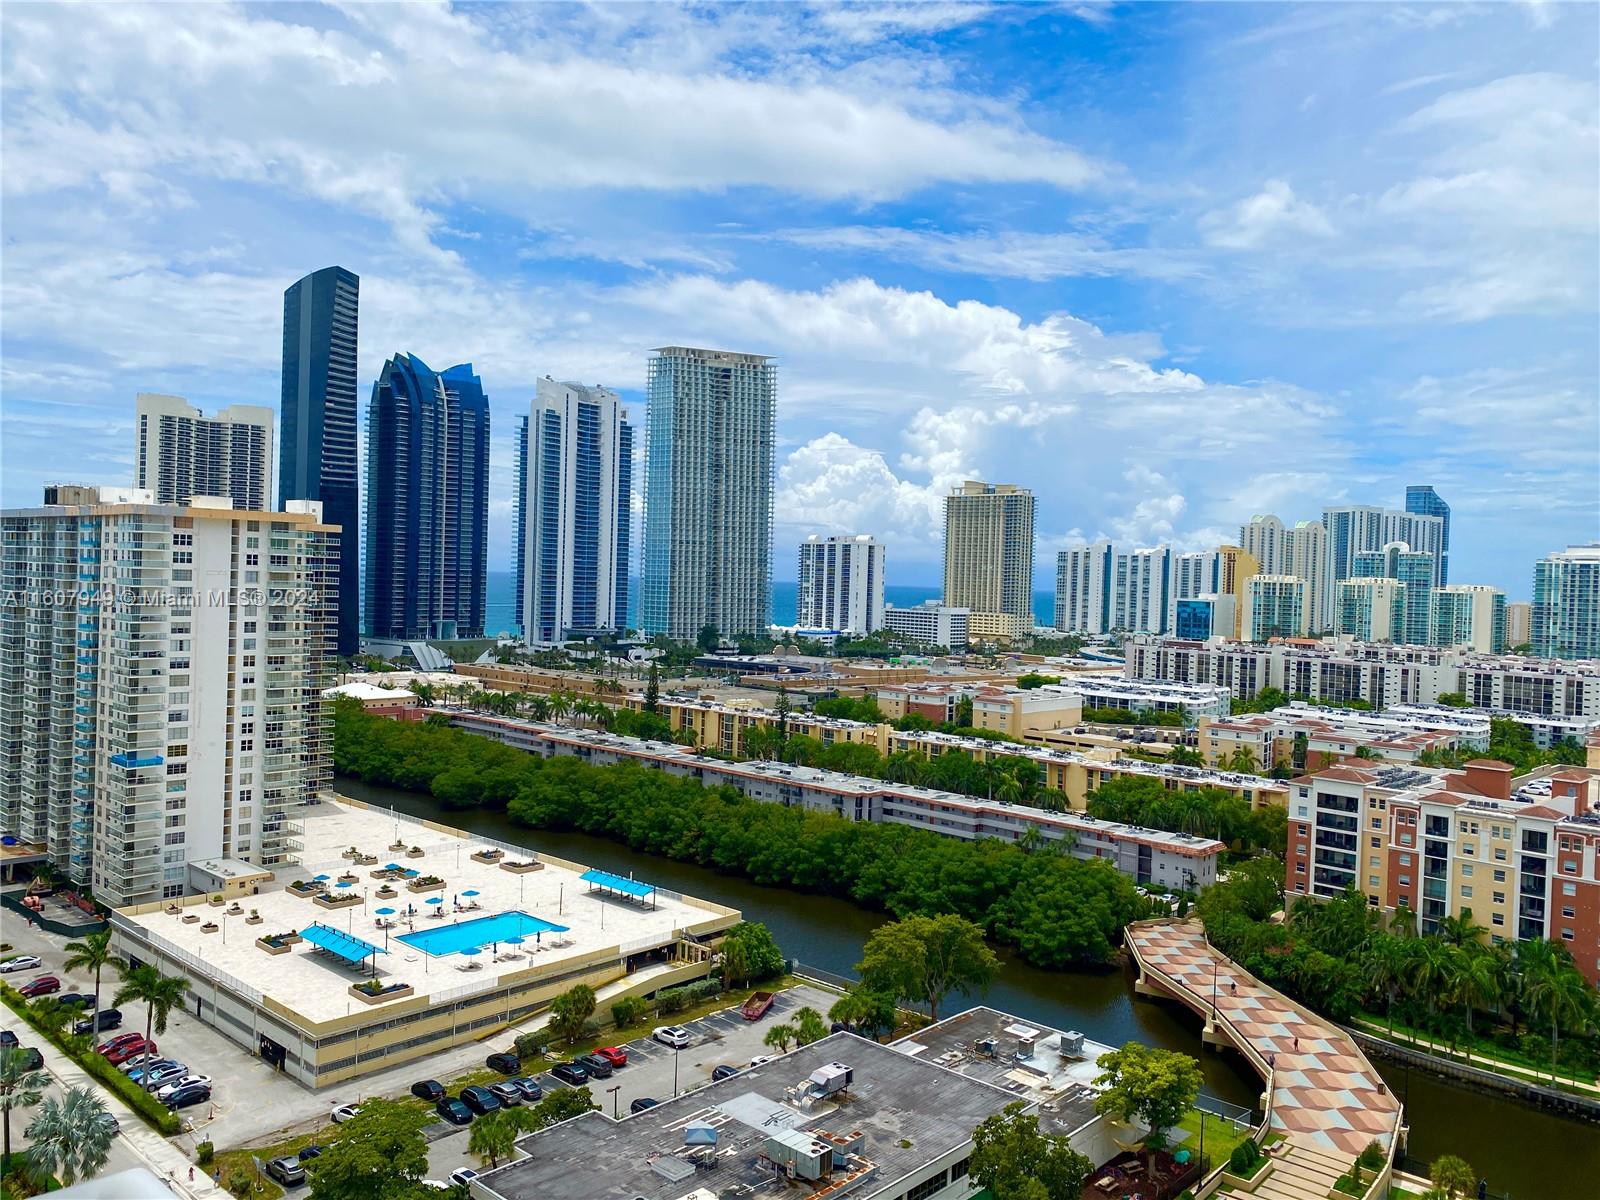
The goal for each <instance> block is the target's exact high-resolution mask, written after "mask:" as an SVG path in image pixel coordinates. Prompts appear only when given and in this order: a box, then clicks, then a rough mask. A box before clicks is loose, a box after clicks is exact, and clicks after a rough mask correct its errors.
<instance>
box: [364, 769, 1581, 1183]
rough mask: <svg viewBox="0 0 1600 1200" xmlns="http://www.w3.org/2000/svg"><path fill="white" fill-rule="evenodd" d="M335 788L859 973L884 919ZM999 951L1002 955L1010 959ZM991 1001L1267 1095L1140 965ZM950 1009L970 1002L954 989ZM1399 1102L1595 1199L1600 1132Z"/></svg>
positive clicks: (1516, 1106)
mask: <svg viewBox="0 0 1600 1200" xmlns="http://www.w3.org/2000/svg"><path fill="white" fill-rule="evenodd" d="M338 787H339V789H340V790H341V791H342V792H344V793H345V794H346V795H349V796H352V797H354V798H356V799H358V800H363V801H366V802H367V803H369V804H373V805H379V806H383V807H393V808H394V809H396V810H397V811H399V812H402V813H407V814H410V815H412V816H416V817H423V818H426V819H429V820H434V821H439V822H441V823H443V824H447V825H453V826H455V827H457V828H460V829H466V830H469V831H471V832H473V833H479V834H482V835H484V836H485V837H492V838H497V839H499V840H501V841H506V842H511V843H514V844H517V845H522V846H527V847H529V848H530V849H533V850H542V851H545V852H546V853H549V854H554V855H557V856H559V857H561V858H566V859H569V860H571V861H573V862H580V863H584V864H585V865H588V866H595V867H600V868H602V869H604V870H608V871H615V872H617V873H618V874H624V875H626V874H629V873H632V874H634V875H635V876H637V877H638V878H641V879H646V880H649V881H650V882H652V883H657V884H660V885H661V886H662V887H666V888H671V889H673V890H675V891H679V892H683V893H686V894H688V895H691V896H700V897H703V898H705V899H707V900H715V901H716V902H717V903H719V904H726V905H728V906H729V907H731V908H737V909H739V910H740V911H741V912H743V913H744V914H745V916H746V917H747V918H749V919H750V920H758V921H762V922H764V923H765V924H766V926H767V927H768V928H769V929H771V930H772V934H773V936H774V937H775V938H777V940H778V944H779V945H780V946H781V947H782V948H783V951H784V953H785V954H787V955H788V956H789V957H791V958H795V959H798V960H800V961H801V962H803V963H808V964H810V965H812V966H815V967H820V968H822V969H823V970H825V971H831V972H834V973H836V974H840V975H853V974H854V973H855V970H854V969H855V964H856V962H857V961H858V960H859V959H860V957H861V947H862V945H863V944H864V943H865V941H866V938H867V935H868V934H870V933H871V932H872V930H873V929H875V928H876V927H877V926H878V925H880V924H881V923H882V922H883V921H884V920H885V919H886V918H885V917H884V915H883V914H881V913H874V912H869V911H867V910H865V909H862V908H858V907H857V906H855V905H853V904H849V903H847V902H845V901H843V900H836V899H833V898H831V897H825V896H809V895H803V894H800V893H797V892H793V891H789V890H787V889H784V888H774V887H763V886H761V885H760V884H755V883H751V882H750V881H749V880H746V879H741V878H737V877H734V876H729V875H721V874H718V873H717V872H716V871H713V870H710V869H709V868H706V867H700V866H695V865H693V864H691V863H681V862H674V861H673V860H671V859H666V858H659V857H657V856H655V855H652V854H645V853H642V852H640V851H636V850H632V849H629V848H628V847H627V846H623V845H620V844H618V843H616V842H611V841H607V840H606V839H604V838H599V837H594V836H591V835H589V834H584V833H552V832H545V831H542V830H536V829H528V828H526V827H525V826H522V825H517V824H515V823H514V822H513V821H511V819H510V818H509V817H507V816H506V814H505V813H503V812H488V811H483V810H478V809H472V810H467V811H454V810H446V809H443V808H442V807H441V806H440V805H439V804H438V803H437V802H435V801H434V799H433V798H432V797H431V796H426V795H422V794H420V793H417V792H407V791H401V790H399V789H396V788H385V787H373V786H370V785H367V784H364V783H361V782H359V781H357V780H353V779H340V780H339V781H338ZM1002 957H1003V958H1004V957H1005V956H1002ZM982 1001H983V1003H986V1004H989V1005H992V1006H993V1007H995V1008H999V1009H1002V1010H1004V1011H1006V1012H1010V1013H1015V1014H1016V1015H1017V1016H1020V1017H1026V1018H1029V1019H1031V1020H1036V1021H1040V1022H1043V1023H1046V1024H1049V1025H1051V1026H1054V1027H1056V1028H1058V1029H1076V1030H1080V1031H1082V1032H1083V1033H1085V1034H1087V1035H1088V1036H1089V1037H1090V1038H1092V1039H1093V1040H1095V1041H1098V1042H1103V1043H1106V1044H1108V1045H1112V1046H1120V1045H1121V1044H1122V1043H1123V1042H1126V1041H1130V1040H1137V1041H1140V1042H1144V1043H1146V1044H1148V1045H1152V1046H1164V1047H1166V1048H1168V1049H1172V1050H1182V1051H1184V1052H1185V1053H1188V1054H1193V1055H1195V1056H1196V1057H1198V1058H1199V1060H1200V1064H1201V1069H1202V1071H1203V1072H1204V1076H1205V1085H1204V1092H1205V1094H1206V1095H1207V1096H1209V1097H1211V1098H1214V1099H1218V1100H1222V1101H1225V1102H1227V1103H1228V1104H1233V1105H1239V1106H1242V1107H1246V1108H1248V1107H1252V1106H1254V1105H1255V1104H1256V1103H1257V1101H1258V1100H1259V1097H1260V1091H1261V1087H1260V1080H1259V1079H1258V1078H1257V1077H1256V1075H1255V1074H1254V1072H1252V1071H1251V1069H1250V1068H1249V1066H1248V1065H1247V1064H1246V1063H1245V1060H1244V1059H1243V1057H1242V1056H1240V1055H1238V1054H1237V1053H1235V1052H1234V1051H1232V1050H1218V1049H1216V1048H1214V1047H1204V1048H1202V1046H1201V1043H1200V1020H1199V1018H1198V1017H1196V1016H1194V1015H1193V1014H1192V1013H1190V1012H1189V1011H1188V1010H1187V1009H1183V1008H1180V1007H1179V1006H1178V1005H1177V1004H1176V1003H1173V1002H1168V1001H1160V1000H1151V999H1147V998H1145V997H1136V996H1135V995H1134V993H1133V974H1132V971H1131V969H1122V970H1106V971H1041V970H1039V969H1038V968H1036V967H1031V966H1029V965H1028V964H1027V963H1023V962H1018V961H1016V960H1014V959H1009V958H1006V960H1005V962H1004V966H1003V967H1002V969H1001V971H1000V975H999V978H998V979H997V980H996V981H995V984H994V986H993V987H991V988H990V989H989V991H988V992H987V993H986V994H985V995H984V996H983V997H982ZM947 1006H948V1007H949V1008H951V1009H958V1008H960V1007H961V1006H962V1002H961V999H960V998H959V997H952V998H951V1000H950V1001H949V1002H948V1005H947ZM1378 1066H1379V1070H1380V1071H1381V1072H1382V1074H1383V1075H1384V1077H1385V1078H1386V1079H1388V1081H1389V1084H1390V1087H1391V1088H1393V1089H1394V1091H1395V1093H1396V1094H1397V1095H1399V1096H1401V1097H1402V1098H1403V1099H1405V1098H1407V1097H1409V1099H1408V1102H1407V1104H1406V1114H1407V1118H1408V1120H1409V1122H1410V1125H1411V1138H1410V1145H1409V1148H1408V1149H1409V1153H1410V1154H1411V1155H1412V1156H1413V1157H1416V1158H1420V1159H1423V1160H1427V1161H1431V1160H1432V1159H1434V1158H1435V1157H1437V1156H1439V1155H1441V1154H1458V1155H1460V1156H1461V1157H1462V1158H1465V1159H1466V1160H1467V1161H1468V1162H1470V1163H1471V1164H1472V1165H1473V1167H1474V1168H1475V1169H1476V1170H1477V1171H1478V1172H1479V1173H1480V1174H1481V1175H1483V1176H1485V1177H1486V1178H1487V1179H1488V1180H1489V1186H1490V1189H1491V1190H1492V1191H1494V1192H1499V1193H1503V1194H1509V1195H1510V1196H1512V1197H1513V1198H1514V1200H1588V1198H1590V1197H1593V1196H1596V1195H1600V1131H1597V1130H1596V1128H1595V1126H1593V1125H1586V1124H1581V1123H1578V1122H1575V1121H1569V1120H1566V1119H1564V1118H1562V1117H1557V1116H1554V1115H1552V1114H1550V1113H1547V1112H1542V1111H1540V1110H1538V1109H1536V1108H1532V1107H1530V1106H1527V1105H1525V1104H1522V1103H1521V1102H1519V1101H1516V1100H1514V1099H1512V1098H1510V1097H1504V1096H1495V1095H1488V1094H1483V1093H1478V1092H1472V1091H1468V1090H1466V1089H1464V1088H1461V1087H1458V1086H1456V1085H1454V1084H1451V1083H1448V1082H1446V1081H1444V1080H1441V1079H1438V1078H1435V1077H1432V1076H1428V1075H1425V1074H1423V1073H1422V1072H1420V1071H1417V1070H1415V1069H1413V1070H1411V1071H1410V1072H1407V1071H1406V1069H1405V1068H1403V1067H1397V1066H1391V1065H1390V1064H1387V1063H1379V1064H1378Z"/></svg>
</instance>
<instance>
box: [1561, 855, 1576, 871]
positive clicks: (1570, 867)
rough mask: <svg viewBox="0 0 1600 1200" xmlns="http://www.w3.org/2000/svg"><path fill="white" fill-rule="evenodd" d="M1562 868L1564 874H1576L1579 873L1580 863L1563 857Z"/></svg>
mask: <svg viewBox="0 0 1600 1200" xmlns="http://www.w3.org/2000/svg"><path fill="white" fill-rule="evenodd" d="M1561 870H1562V872H1563V873H1564V874H1567V875H1576V874H1577V873H1578V864H1577V863H1575V862H1573V861H1572V859H1570V858H1563V859H1562V860H1561Z"/></svg>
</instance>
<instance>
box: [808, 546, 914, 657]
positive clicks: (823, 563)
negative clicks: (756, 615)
mask: <svg viewBox="0 0 1600 1200" xmlns="http://www.w3.org/2000/svg"><path fill="white" fill-rule="evenodd" d="M883 562H884V547H883V543H882V542H880V541H878V540H877V539H876V538H874V537H873V536H872V535H871V534H866V533H863V534H859V535H857V536H855V537H826V538H825V537H820V536H818V535H817V534H812V535H811V536H810V537H808V538H807V539H806V540H805V541H803V542H801V543H800V570H799V574H798V575H796V577H795V578H796V579H797V580H798V581H799V582H798V584H797V585H796V591H795V595H796V601H797V607H796V613H797V615H796V618H795V619H796V621H797V622H798V623H799V624H800V625H801V626H803V627H806V628H811V629H832V630H837V631H838V632H840V633H854V634H860V635H865V634H868V633H871V632H873V631H874V630H877V629H882V628H883V611H884V610H883ZM941 644H942V643H941Z"/></svg>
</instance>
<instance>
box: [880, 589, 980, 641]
mask: <svg viewBox="0 0 1600 1200" xmlns="http://www.w3.org/2000/svg"><path fill="white" fill-rule="evenodd" d="M971 619H972V610H971V609H967V608H955V607H952V606H951V605H948V604H940V603H939V601H937V600H926V601H924V602H923V603H921V604H913V605H910V606H908V607H906V608H896V607H895V606H894V605H892V604H891V605H889V606H887V607H886V608H885V609H884V610H883V628H885V629H888V630H892V631H893V632H895V633H898V634H899V635H900V636H901V637H907V638H911V639H913V640H914V641H917V642H920V643H922V644H923V645H924V646H943V647H944V648H945V649H946V650H948V651H950V652H951V653H952V654H963V653H965V652H966V649H967V639H968V630H969V625H970V622H971Z"/></svg>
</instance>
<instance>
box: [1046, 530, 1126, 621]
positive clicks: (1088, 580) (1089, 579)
mask: <svg viewBox="0 0 1600 1200" xmlns="http://www.w3.org/2000/svg"><path fill="white" fill-rule="evenodd" d="M1115 555H1116V551H1115V550H1113V549H1112V547H1111V543H1110V542H1107V541H1098V542H1091V543H1090V544H1088V545H1086V546H1076V547H1073V548H1071V549H1067V550H1061V551H1058V552H1057V554H1056V601H1055V622H1054V624H1055V627H1056V628H1057V629H1060V630H1064V631H1067V632H1071V633H1089V634H1095V633H1109V632H1110V631H1111V568H1112V562H1113V559H1114V558H1115Z"/></svg>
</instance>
